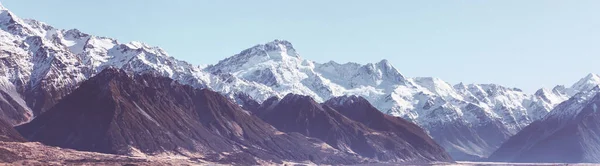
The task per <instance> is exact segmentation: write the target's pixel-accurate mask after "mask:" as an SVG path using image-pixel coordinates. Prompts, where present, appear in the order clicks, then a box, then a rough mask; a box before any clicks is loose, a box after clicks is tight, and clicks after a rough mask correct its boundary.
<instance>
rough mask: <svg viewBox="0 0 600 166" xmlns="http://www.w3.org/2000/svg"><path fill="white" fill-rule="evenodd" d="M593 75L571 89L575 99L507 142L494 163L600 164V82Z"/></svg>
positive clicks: (571, 99)
mask: <svg viewBox="0 0 600 166" xmlns="http://www.w3.org/2000/svg"><path fill="white" fill-rule="evenodd" d="M597 80H599V79H598V76H597V75H595V74H590V75H588V76H587V77H585V78H583V79H582V80H580V81H579V82H577V83H575V84H574V85H573V86H572V87H571V88H568V89H565V90H568V91H570V92H576V93H577V94H575V96H574V97H572V98H570V99H569V100H567V101H565V102H563V103H561V104H560V105H558V106H556V108H554V110H553V111H552V112H550V113H549V114H548V115H546V116H545V117H544V118H542V119H540V120H539V121H536V122H534V123H532V124H530V125H529V126H527V127H526V128H524V129H523V130H522V131H520V132H519V133H517V134H516V135H515V136H513V137H511V138H510V139H509V140H507V141H506V142H505V143H504V144H503V145H502V146H501V147H500V148H499V149H498V150H497V151H496V152H494V153H493V155H491V156H490V158H489V160H490V161H509V162H546V163H550V162H552V163H599V162H600V158H599V157H598V156H600V137H598V134H597V133H600V126H599V125H598V123H597V122H598V120H600V114H599V113H598V112H597V109H598V106H599V104H600V93H599V92H600V82H599V81H597Z"/></svg>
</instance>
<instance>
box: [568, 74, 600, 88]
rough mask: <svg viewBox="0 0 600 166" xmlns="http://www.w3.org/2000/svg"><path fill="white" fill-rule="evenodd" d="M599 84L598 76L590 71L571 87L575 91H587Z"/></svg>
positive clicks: (599, 77)
mask: <svg viewBox="0 0 600 166" xmlns="http://www.w3.org/2000/svg"><path fill="white" fill-rule="evenodd" d="M599 85H600V76H598V75H597V74H593V73H590V74H588V75H587V76H586V77H585V78H582V79H581V80H579V81H578V82H577V83H575V84H573V86H572V87H571V88H572V89H575V90H577V91H589V90H591V89H593V88H594V87H597V86H599Z"/></svg>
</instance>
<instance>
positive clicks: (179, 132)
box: [17, 68, 359, 164]
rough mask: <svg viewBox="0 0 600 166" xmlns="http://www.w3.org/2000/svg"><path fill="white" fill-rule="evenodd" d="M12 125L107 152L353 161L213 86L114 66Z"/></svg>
mask: <svg viewBox="0 0 600 166" xmlns="http://www.w3.org/2000/svg"><path fill="white" fill-rule="evenodd" d="M17 128H18V130H19V131H20V132H21V133H22V134H23V135H24V136H25V137H26V138H28V139H29V140H31V141H39V142H42V143H44V144H47V145H51V146H59V147H63V148H72V149H76V150H83V151H93V152H101V153H111V154H132V153H135V152H137V151H139V152H142V153H145V154H161V153H166V154H181V155H189V156H198V157H200V158H202V159H203V160H209V161H215V162H220V163H247V164H259V162H261V161H270V162H275V163H281V162H282V161H299V162H313V163H319V164H334V163H335V164H352V163H358V162H359V160H358V158H356V157H352V156H350V155H349V154H346V153H343V152H340V151H337V150H335V149H331V148H326V147H323V144H324V143H323V142H321V141H318V140H314V139H307V138H306V137H304V136H301V135H299V134H285V133H282V132H280V131H278V130H276V129H275V128H273V127H272V126H271V125H269V124H267V123H265V122H263V121H262V120H260V119H259V118H257V117H255V116H251V115H250V114H249V112H246V111H245V110H242V109H241V108H240V107H239V106H238V105H236V104H234V103H232V102H230V101H229V100H227V98H225V97H223V96H221V95H220V94H218V93H216V92H213V91H210V90H206V89H205V90H198V89H194V88H193V87H190V86H184V85H181V84H179V83H177V82H176V81H173V80H172V79H169V78H165V77H159V76H156V75H150V74H146V75H129V74H127V73H125V72H124V71H122V70H118V69H114V68H108V69H106V70H104V71H103V72H102V73H100V74H98V75H97V76H95V77H93V78H91V79H89V80H88V81H85V82H84V83H82V84H81V86H80V87H79V88H78V89H77V90H75V91H74V92H73V93H71V94H69V95H68V96H66V97H65V98H64V99H63V100H61V102H60V103H58V104H57V105H56V106H54V107H53V108H52V109H50V110H49V111H47V113H44V114H42V115H40V116H39V117H37V118H36V119H34V120H33V121H32V122H30V123H27V124H25V125H22V126H18V127H17Z"/></svg>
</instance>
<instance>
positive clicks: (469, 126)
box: [205, 40, 568, 159]
mask: <svg viewBox="0 0 600 166" xmlns="http://www.w3.org/2000/svg"><path fill="white" fill-rule="evenodd" d="M205 70H206V71H207V72H210V73H228V74H231V75H232V76H233V77H235V78H239V79H243V80H246V81H248V82H252V83H257V84H260V85H263V86H264V87H263V88H266V89H263V91H262V92H263V93H262V94H256V93H254V94H249V96H250V97H252V98H254V99H256V100H258V101H259V102H262V101H264V100H266V99H267V98H269V97H271V96H278V97H280V98H281V97H283V96H285V95H286V94H288V93H295V94H301V95H307V96H310V97H312V98H314V99H315V100H316V101H318V102H323V101H324V100H327V99H330V98H332V97H335V96H343V95H359V96H363V97H365V98H366V99H368V100H369V101H370V102H371V103H374V105H375V106H376V107H377V108H378V109H380V110H381V111H383V112H386V113H388V114H391V115H395V116H399V117H404V118H406V119H410V120H412V121H413V122H415V123H417V124H419V125H421V126H422V127H424V128H426V129H427V130H429V131H430V134H431V135H433V136H434V138H435V137H436V136H438V137H437V138H436V139H437V140H438V141H439V142H440V144H442V145H444V146H445V147H446V149H449V151H451V152H453V155H454V157H455V158H456V157H458V158H459V159H462V157H465V159H472V158H473V157H476V158H480V157H486V156H487V155H489V154H491V153H492V152H493V150H495V148H497V147H498V146H500V144H501V143H502V142H503V141H504V140H506V139H508V137H510V136H512V135H513V134H515V133H516V132H518V131H519V130H521V129H522V128H523V127H525V126H527V125H528V124H529V123H531V122H533V121H534V120H537V119H539V118H541V117H542V116H543V115H545V114H546V113H547V112H549V111H550V110H551V109H552V108H553V107H554V106H555V105H556V104H558V103H560V102H562V101H564V100H566V99H568V95H567V94H565V93H566V92H563V91H566V90H556V91H557V92H547V93H545V91H546V90H540V91H542V92H540V93H538V94H535V95H529V94H526V93H524V92H522V91H521V90H519V89H516V88H506V87H502V86H499V85H495V84H469V85H466V84H462V83H461V84H457V85H451V84H449V83H447V82H445V81H443V80H441V79H438V78H431V77H419V78H407V77H405V76H403V75H402V74H401V73H400V72H399V71H398V70H397V69H396V68H395V67H394V66H392V65H391V64H390V63H389V62H388V61H387V60H382V61H380V62H378V63H369V64H366V65H361V64H357V63H346V64H339V63H336V62H334V61H330V62H327V63H323V64H321V63H317V62H313V61H310V60H306V59H303V58H302V57H301V56H300V55H299V53H298V52H297V51H296V49H294V47H293V46H292V44H290V43H289V42H287V41H282V40H275V41H273V42H269V43H267V44H264V45H257V46H254V47H252V48H250V49H247V50H244V51H242V52H241V53H239V54H237V55H234V56H232V57H230V58H227V59H225V60H222V61H220V62H219V63H218V64H216V65H211V66H208V67H207V68H205ZM555 89H559V88H555ZM241 93H244V92H243V91H242V92H241ZM449 124H452V125H455V126H464V127H460V128H456V130H455V131H454V132H455V133H463V134H460V135H457V136H456V137H451V138H448V136H449V135H450V136H451V135H453V134H449V133H447V132H449V131H452V130H448V129H447V128H446V126H448V125H449ZM436 132H437V133H436ZM464 134H468V135H471V136H472V139H466V140H465V139H462V138H461V137H462V135H464ZM438 138H439V139H438Z"/></svg>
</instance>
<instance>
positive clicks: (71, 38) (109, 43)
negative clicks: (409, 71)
mask: <svg viewBox="0 0 600 166" xmlns="http://www.w3.org/2000/svg"><path fill="white" fill-rule="evenodd" d="M0 6H1V5H0ZM0 29H1V30H0V62H1V63H0V77H1V79H5V80H8V81H7V82H9V83H10V84H12V87H14V88H13V89H15V90H14V91H16V92H17V93H19V94H20V96H19V97H21V98H22V99H15V101H21V100H22V101H25V102H26V104H27V106H28V107H29V108H28V109H30V110H31V111H32V112H33V115H34V116H37V115H39V114H41V113H42V112H44V111H46V110H48V109H49V108H51V107H52V106H53V105H55V104H56V103H57V102H58V100H60V99H61V98H62V97H64V96H66V95H67V94H69V93H71V92H72V91H73V90H74V89H75V88H77V87H78V86H79V84H80V83H81V82H82V81H84V80H87V79H89V78H90V77H92V76H94V75H95V74H97V73H98V72H100V71H102V70H103V69H105V68H108V67H116V68H120V69H123V70H125V71H127V72H132V73H137V74H140V73H150V72H151V73H156V74H159V75H160V76H164V77H170V78H172V79H174V80H177V81H178V82H180V83H183V84H187V85H191V86H194V87H198V88H211V89H213V90H214V91H217V92H220V93H222V94H224V95H226V96H228V97H230V98H232V99H236V101H238V102H242V101H244V102H247V101H249V100H248V99H249V98H252V99H254V100H256V101H258V102H259V103H261V102H263V101H265V100H267V99H268V98H270V97H273V96H277V97H280V98H282V97H284V96H285V95H287V94H289V93H294V94H299V95H306V96H310V97H312V98H313V99H315V100H316V101H317V102H324V101H326V100H328V99H331V98H333V97H337V96H343V95H358V96H362V97H364V98H365V99H367V100H368V101H369V102H370V103H372V104H373V105H374V106H375V107H377V108H378V109H379V110H380V111H382V112H384V113H387V114H390V115H394V116H398V117H403V118H406V119H408V120H411V121H412V122H414V123H416V124H418V125H420V126H421V127H423V128H425V129H426V130H427V131H428V132H429V134H430V135H432V136H433V137H434V139H435V140H436V141H438V143H439V144H440V145H442V146H444V147H445V148H446V149H447V150H448V151H450V153H451V155H453V157H455V159H472V158H479V157H486V156H487V155H489V154H490V153H491V152H492V151H493V150H495V148H497V147H499V146H500V144H501V143H502V142H503V141H504V140H506V139H508V137H509V136H511V135H513V134H515V133H516V132H518V131H519V130H521V129H522V128H523V127H525V126H527V125H528V124H530V123H531V122H533V121H535V120H537V119H540V118H541V117H543V116H544V115H545V114H547V113H548V112H549V111H550V110H552V108H553V107H554V106H556V105H557V104H558V103H561V102H562V101H564V100H567V99H568V98H569V97H571V96H572V95H574V94H576V93H577V92H579V91H585V90H587V89H589V87H588V86H587V85H588V84H593V83H596V82H598V80H600V79H598V76H597V75H591V76H589V78H586V79H584V80H582V81H580V82H579V83H577V84H576V85H574V86H573V87H571V88H565V87H561V86H559V87H556V88H554V89H552V90H547V89H541V90H540V91H538V93H535V94H526V93H524V92H522V91H521V90H519V89H515V88H507V87H503V86H500V85H495V84H462V83H460V84H457V85H452V84H449V83H447V82H445V81H443V80H441V79H438V78H430V77H418V78H409V77H406V76H404V75H402V74H401V73H400V72H399V70H398V69H397V68H395V67H394V66H393V65H392V64H391V63H390V62H388V61H387V60H382V61H380V62H377V63H369V64H364V65H363V64H357V63H346V64H339V63H336V62H334V61H331V62H327V63H317V62H314V61H310V60H306V59H303V58H302V57H301V56H300V54H299V53H298V52H297V51H296V49H294V47H293V45H292V44H291V43H290V42H288V41H285V40H275V41H272V42H269V43H266V44H261V45H256V46H254V47H252V48H249V49H247V50H244V51H242V52H240V53H239V54H237V55H234V56H232V57H230V58H227V59H224V60H222V61H220V62H219V63H217V64H215V65H208V66H206V67H201V66H195V65H192V64H190V63H187V62H185V61H180V60H177V59H175V58H173V57H171V56H170V55H169V54H168V53H166V52H165V51H164V50H162V49H160V48H158V47H151V46H148V45H146V44H143V43H140V42H129V43H120V42H118V41H117V40H115V39H111V38H107V37H100V36H94V35H90V34H85V33H83V32H80V31H79V30H76V29H72V30H62V29H56V28H54V27H52V26H50V25H47V24H45V23H42V22H39V21H36V20H27V19H21V18H19V17H17V16H16V15H15V14H13V13H12V12H10V11H9V10H7V9H6V8H4V7H0ZM425 67H426V66H425ZM1 79H0V80H1ZM13 96H14V95H13ZM240 96H244V97H245V98H244V99H240V98H239V97H240ZM13 103H15V102H13ZM16 103H18V102H16ZM21 103H22V102H21ZM240 104H241V103H240ZM21 105H22V104H21ZM24 112H27V111H24ZM28 119H30V118H28Z"/></svg>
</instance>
